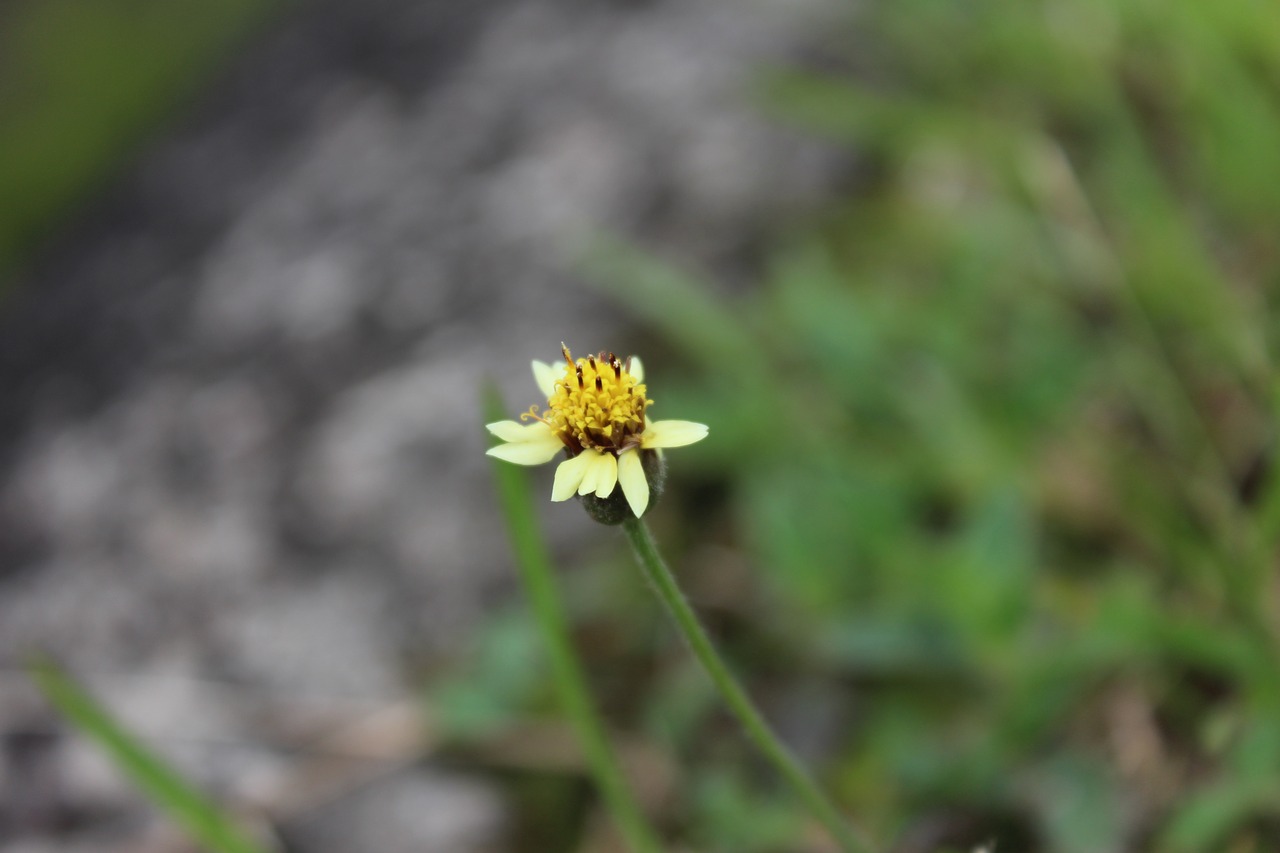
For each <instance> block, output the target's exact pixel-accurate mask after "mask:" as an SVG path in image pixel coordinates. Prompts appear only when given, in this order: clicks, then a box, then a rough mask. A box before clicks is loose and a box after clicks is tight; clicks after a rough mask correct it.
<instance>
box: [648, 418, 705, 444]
mask: <svg viewBox="0 0 1280 853" xmlns="http://www.w3.org/2000/svg"><path fill="white" fill-rule="evenodd" d="M706 437H707V426H706V424H696V423H694V422H693V421H654V422H653V423H651V424H648V425H646V426H645V428H644V432H643V433H641V434H640V446H641V447H645V448H657V447H684V446H685V445H686V444H693V443H694V442H695V441H702V439H704V438H706Z"/></svg>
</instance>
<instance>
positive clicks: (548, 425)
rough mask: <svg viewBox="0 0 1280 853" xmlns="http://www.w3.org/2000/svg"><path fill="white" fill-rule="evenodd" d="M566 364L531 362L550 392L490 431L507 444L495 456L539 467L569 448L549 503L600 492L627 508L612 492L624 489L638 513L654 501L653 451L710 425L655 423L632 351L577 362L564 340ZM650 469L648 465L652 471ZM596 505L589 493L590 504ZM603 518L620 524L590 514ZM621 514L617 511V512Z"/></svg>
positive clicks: (701, 434)
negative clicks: (629, 354) (517, 418)
mask: <svg viewBox="0 0 1280 853" xmlns="http://www.w3.org/2000/svg"><path fill="white" fill-rule="evenodd" d="M560 347H561V352H562V353H563V354H564V361H565V367H564V368H563V369H560V368H556V367H553V366H551V365H549V364H546V363H544V362H541V361H535V362H533V378H534V380H535V381H536V382H537V383H538V388H539V389H541V390H542V393H544V394H546V396H547V403H546V408H545V409H543V408H542V407H540V406H537V405H534V406H530V407H529V411H527V412H525V413H524V414H522V415H521V416H520V420H521V421H532V423H518V422H516V421H497V422H496V423H491V424H488V425H487V429H488V430H489V432H491V433H493V434H494V435H496V436H497V437H498V438H500V439H502V440H503V441H505V442H507V443H506V444H500V445H498V446H497V447H492V448H490V449H489V451H488V453H489V455H490V456H496V457H498V458H499V459H505V460H506V461H507V462H514V463H516V464H517V465H541V464H542V463H544V462H550V461H551V460H552V459H553V458H554V457H555V455H556V454H557V453H559V452H560V451H561V450H563V451H564V452H565V453H566V454H567V455H568V458H567V459H565V460H564V461H563V462H561V463H560V464H559V466H557V467H556V477H555V482H554V483H553V484H552V486H551V500H553V501H563V500H568V499H569V498H570V497H572V496H573V495H574V493H575V492H576V493H577V494H579V495H582V496H584V497H586V496H590V495H594V496H595V497H596V498H598V499H600V500H601V501H606V500H608V499H610V498H613V500H612V501H611V503H613V504H614V505H616V506H617V508H618V509H619V510H620V511H622V512H625V510H623V509H622V508H621V504H620V502H618V501H617V500H616V498H615V497H614V492H615V489H616V487H617V486H621V487H622V494H623V496H625V498H626V504H627V506H628V507H630V509H631V512H632V513H634V514H635V517H636V518H639V517H640V516H642V515H644V511H645V510H646V509H647V508H648V506H649V487H650V477H654V478H655V479H656V478H657V477H658V475H659V469H660V468H661V464H660V463H661V460H660V458H659V454H658V453H656V452H655V451H657V450H659V449H660V448H664V447H683V446H684V445H686V444H693V443H694V442H695V441H700V440H702V439H703V438H705V437H706V435H707V427H706V426H705V425H703V424H696V423H693V422H692V421H650V420H649V419H648V418H647V417H646V416H645V409H646V407H648V406H651V405H653V401H652V400H649V399H646V398H645V386H644V366H643V365H642V364H641V363H640V359H638V358H636V357H635V356H632V357H630V358H628V359H626V360H625V361H622V360H620V359H619V358H618V357H617V356H615V355H614V354H613V353H604V352H602V353H599V354H598V355H591V356H587V357H586V358H580V359H578V360H577V361H574V359H573V356H572V355H570V354H569V348H568V347H566V346H565V345H564V344H561V345H560ZM646 469H647V470H646ZM586 503H587V505H588V509H589V510H590V509H591V507H592V504H591V501H590V498H587V501H586ZM592 515H593V516H595V517H596V518H598V519H599V520H602V521H603V520H607V521H608V522H609V523H617V522H618V521H621V520H622V517H621V516H617V517H616V519H615V518H614V517H613V516H611V515H609V514H608V513H606V516H607V519H606V518H605V517H601V516H600V515H597V513H596V512H594V511H593V512H592ZM614 515H616V513H615V514H614Z"/></svg>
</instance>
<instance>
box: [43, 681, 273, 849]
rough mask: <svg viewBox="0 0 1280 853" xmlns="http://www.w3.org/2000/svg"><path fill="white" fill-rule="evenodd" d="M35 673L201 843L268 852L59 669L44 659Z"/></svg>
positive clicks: (52, 697)
mask: <svg viewBox="0 0 1280 853" xmlns="http://www.w3.org/2000/svg"><path fill="white" fill-rule="evenodd" d="M31 675H32V678H34V679H35V682H36V684H37V685H39V687H40V689H41V691H43V693H44V695H45V697H46V698H47V699H48V700H49V702H50V703H52V704H53V705H54V706H55V707H56V708H57V709H58V710H59V711H61V712H62V713H63V714H64V715H65V716H66V717H67V719H68V720H70V721H71V723H72V724H73V725H74V726H75V727H76V728H77V729H79V730H80V731H81V732H83V733H84V734H85V735H87V736H88V737H90V738H91V739H93V740H94V741H96V742H97V743H98V745H99V746H101V747H102V748H103V749H104V750H106V752H107V755H108V756H109V757H110V758H111V760H112V761H113V762H114V763H115V765H116V767H118V768H119V769H120V771H121V772H123V773H124V774H125V775H126V776H128V777H129V779H130V780H131V781H132V782H133V783H134V784H135V785H136V786H137V787H138V789H139V790H140V791H142V793H143V794H145V795H146V796H147V798H148V799H149V800H151V802H153V803H155V804H156V805H157V806H159V807H160V808H161V809H163V810H164V811H165V812H166V813H167V814H168V815H169V816H170V817H171V818H173V820H174V822H176V823H177V824H179V825H180V826H181V827H182V828H183V829H184V830H186V832H187V834H188V835H190V836H191V838H192V839H193V840H194V841H195V842H196V843H198V844H200V845H201V846H202V847H205V848H207V849H208V850H211V851H215V853H266V848H264V847H262V846H260V845H258V844H257V843H255V842H253V841H251V840H250V839H249V837H248V836H247V835H245V834H244V832H242V831H241V829H240V828H239V827H237V826H236V824H235V823H234V822H233V821H232V820H231V819H230V818H229V817H227V816H226V815H225V814H224V813H223V812H222V811H220V810H219V809H218V807H217V806H215V805H214V804H213V803H212V802H210V801H209V799H208V798H207V797H205V796H204V795H203V794H201V793H200V792H199V791H198V790H196V789H195V788H194V787H192V786H191V785H190V784H189V783H187V781H186V780H184V779H183V778H182V777H181V776H179V775H178V774H177V772H175V771H174V770H173V768H171V767H170V766H169V765H167V764H165V763H164V762H163V761H161V760H160V758H159V757H157V756H156V755H155V754H154V753H152V752H151V751H150V750H148V749H147V748H146V747H144V746H143V745H142V744H141V743H139V742H138V740H137V739H136V738H135V737H134V736H133V735H131V734H130V733H129V732H128V731H126V730H125V728H124V727H123V726H121V725H120V723H119V722H118V721H116V720H115V719H114V718H113V717H112V716H111V715H110V714H109V713H108V712H107V710H106V709H105V708H103V707H102V706H101V705H99V704H98V703H97V702H96V701H95V700H94V699H93V697H92V696H90V695H89V694H88V693H86V692H85V691H84V690H83V689H81V687H80V686H79V685H78V684H76V683H75V682H74V681H72V680H71V678H69V677H68V676H67V675H66V674H65V673H63V672H62V671H61V670H60V669H58V668H57V667H55V666H53V665H52V664H49V663H40V664H37V665H36V666H34V667H33V668H32V672H31Z"/></svg>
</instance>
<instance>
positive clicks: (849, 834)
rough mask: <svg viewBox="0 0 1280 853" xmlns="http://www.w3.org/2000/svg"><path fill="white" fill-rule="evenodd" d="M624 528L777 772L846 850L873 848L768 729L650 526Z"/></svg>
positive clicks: (860, 852) (865, 852)
mask: <svg viewBox="0 0 1280 853" xmlns="http://www.w3.org/2000/svg"><path fill="white" fill-rule="evenodd" d="M622 527H623V529H624V530H625V531H626V532H627V538H628V539H630V540H631V545H632V547H633V548H635V552H636V557H637V559H639V561H640V565H641V567H642V568H643V569H644V572H645V575H646V576H647V577H648V578H649V582H650V583H651V584H652V586H653V588H654V590H655V591H656V592H657V593H658V597H659V598H661V599H662V601H663V603H664V604H665V605H666V606H667V609H668V610H670V611H671V615H672V616H673V617H674V618H675V620H676V624H677V625H678V626H679V628H680V631H681V633H683V634H684V638H685V639H686V640H687V641H688V643H689V646H690V647H691V648H692V649H693V653H694V655H696V656H697V658H698V660H699V661H700V662H701V663H702V666H703V667H704V668H705V669H706V671H707V674H708V675H710V676H711V680H712V681H713V682H715V685H716V688H717V689H718V690H719V691H720V695H721V696H722V697H724V701H725V702H726V703H727V704H728V705H729V708H730V710H732V711H733V713H734V714H735V715H736V716H737V717H738V720H739V721H740V722H741V723H742V725H743V727H744V728H745V729H746V730H747V736H748V737H750V738H751V740H752V741H754V742H755V744H756V746H758V747H759V748H760V750H761V751H762V752H764V754H765V755H766V756H768V758H769V760H770V761H772V762H773V764H774V766H775V767H777V768H778V771H779V772H781V773H782V775H783V776H784V777H785V778H786V780H787V781H788V782H790V783H791V785H792V787H794V788H795V790H796V792H797V793H798V794H799V795H800V798H801V799H802V800H804V802H805V805H807V806H808V807H809V808H810V809H811V810H812V811H813V813H814V815H815V816H816V817H817V818H818V819H819V820H821V821H822V823H823V824H824V825H825V826H826V827H827V829H828V831H830V833H831V834H832V835H833V836H834V837H835V838H836V840H837V841H839V842H840V846H841V848H842V849H843V850H844V851H846V853H870V851H871V850H872V849H873V847H872V845H871V843H870V842H869V841H867V840H866V839H865V838H864V837H863V836H862V833H860V832H859V831H857V830H855V829H854V827H853V826H852V825H851V824H850V823H849V822H848V821H847V820H846V819H845V817H844V816H843V815H842V814H840V812H839V811H838V810H837V809H836V807H835V806H834V805H832V803H831V801H830V800H829V799H827V797H826V795H825V794H823V793H822V791H821V790H820V789H819V788H818V786H817V785H816V784H814V781H813V780H812V779H810V778H809V775H808V774H807V773H806V772H805V771H804V768H802V767H801V766H800V762H799V761H797V760H796V758H795V756H794V755H792V754H791V751H790V750H788V749H787V747H786V746H784V745H783V743H782V741H780V740H779V739H778V736H777V735H775V734H774V733H773V731H772V730H771V729H770V728H769V724H768V723H767V722H765V719H764V717H762V716H761V715H760V712H759V711H758V710H756V707H755V705H754V704H752V702H751V699H750V698H748V696H747V694H746V692H745V691H744V690H743V689H742V687H741V685H739V684H738V681H737V679H735V678H734V677H733V674H732V673H731V672H729V668H728V667H727V666H726V665H725V662H724V659H723V658H721V657H720V654H719V652H717V651H716V649H715V646H713V645H712V644H711V638H710V637H708V636H707V632H706V631H705V630H704V629H703V627H702V623H701V622H699V621H698V617H697V615H696V614H695V613H694V612H693V608H692V607H690V606H689V602H688V600H687V599H686V598H685V597H684V594H683V593H682V592H681V591H680V587H679V585H677V583H676V579H675V577H674V576H673V575H672V574H671V570H670V569H668V568H667V564H666V562H665V561H663V559H662V555H661V554H660V553H658V546H657V544H656V543H655V542H654V541H653V535H652V534H651V533H650V532H649V528H648V527H647V526H646V525H645V523H644V522H643V521H641V520H640V519H638V518H631V519H628V520H627V521H624V522H623V524H622Z"/></svg>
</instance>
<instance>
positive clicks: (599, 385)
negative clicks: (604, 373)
mask: <svg viewBox="0 0 1280 853" xmlns="http://www.w3.org/2000/svg"><path fill="white" fill-rule="evenodd" d="M596 390H597V391H603V390H604V383H603V382H601V381H600V374H598V373H597V374H596Z"/></svg>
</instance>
